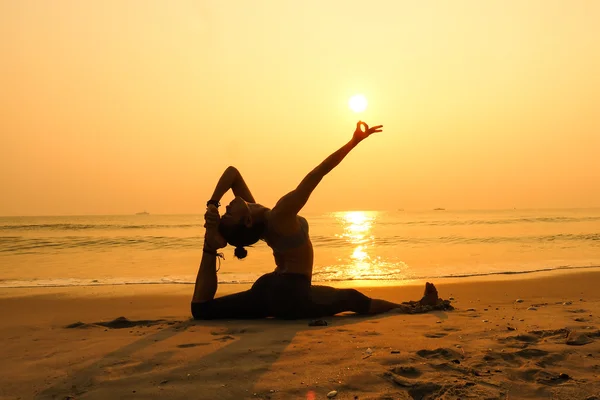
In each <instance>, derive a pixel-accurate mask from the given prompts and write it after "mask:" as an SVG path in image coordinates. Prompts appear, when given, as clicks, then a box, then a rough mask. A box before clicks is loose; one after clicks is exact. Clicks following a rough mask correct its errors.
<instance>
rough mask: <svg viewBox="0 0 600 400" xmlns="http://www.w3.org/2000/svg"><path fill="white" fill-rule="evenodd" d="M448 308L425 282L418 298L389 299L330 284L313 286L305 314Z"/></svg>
mask: <svg viewBox="0 0 600 400" xmlns="http://www.w3.org/2000/svg"><path fill="white" fill-rule="evenodd" d="M442 309H443V310H449V309H452V306H451V305H450V303H449V302H448V301H444V300H441V299H439V297H438V294H437V289H436V288H435V286H434V285H433V284H432V283H429V282H428V283H426V284H425V294H424V295H423V298H422V299H421V300H419V301H409V302H404V303H400V304H398V303H392V302H390V301H387V300H381V299H371V298H369V297H367V296H365V295H364V294H362V293H360V292H359V291H358V290H356V289H336V288H332V287H329V286H312V287H311V301H310V305H309V307H308V312H307V314H309V315H308V317H313V318H314V317H324V316H331V315H335V314H338V313H341V312H345V311H352V312H355V313H357V314H381V313H384V312H388V311H392V310H393V311H394V312H398V313H406V314H415V313H423V312H428V311H432V310H442Z"/></svg>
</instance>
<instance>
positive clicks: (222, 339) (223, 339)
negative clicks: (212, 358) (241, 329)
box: [213, 335, 235, 342]
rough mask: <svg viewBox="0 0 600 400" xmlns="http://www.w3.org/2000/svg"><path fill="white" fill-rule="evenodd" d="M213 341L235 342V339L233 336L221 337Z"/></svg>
mask: <svg viewBox="0 0 600 400" xmlns="http://www.w3.org/2000/svg"><path fill="white" fill-rule="evenodd" d="M213 340H218V341H220V342H227V341H229V340H235V338H234V337H233V336H229V335H225V336H222V337H219V338H215V339H213Z"/></svg>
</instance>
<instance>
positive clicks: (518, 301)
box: [515, 299, 523, 303]
mask: <svg viewBox="0 0 600 400" xmlns="http://www.w3.org/2000/svg"><path fill="white" fill-rule="evenodd" d="M522 302H523V299H516V300H515V303H522Z"/></svg>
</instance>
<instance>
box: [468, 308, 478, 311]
mask: <svg viewBox="0 0 600 400" xmlns="http://www.w3.org/2000/svg"><path fill="white" fill-rule="evenodd" d="M467 311H477V310H475V309H474V308H467Z"/></svg>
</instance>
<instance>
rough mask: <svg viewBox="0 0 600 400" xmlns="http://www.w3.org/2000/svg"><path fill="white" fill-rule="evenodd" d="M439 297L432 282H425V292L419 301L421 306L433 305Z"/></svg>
mask: <svg viewBox="0 0 600 400" xmlns="http://www.w3.org/2000/svg"><path fill="white" fill-rule="evenodd" d="M438 300H439V297H438V292H437V289H436V288H435V286H434V284H433V283H429V282H427V283H425V293H423V298H422V299H421V300H419V303H420V304H421V305H423V306H435V305H436V304H437V303H438Z"/></svg>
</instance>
